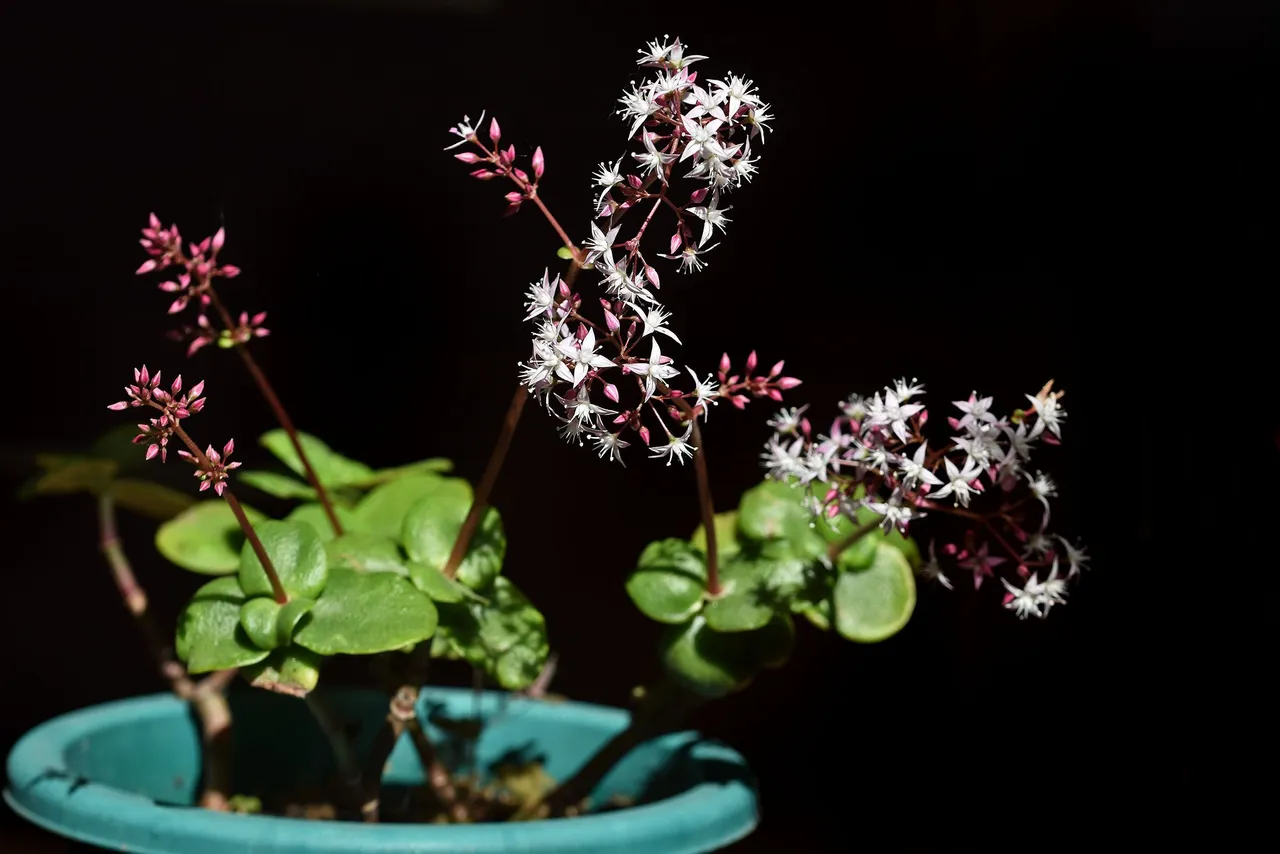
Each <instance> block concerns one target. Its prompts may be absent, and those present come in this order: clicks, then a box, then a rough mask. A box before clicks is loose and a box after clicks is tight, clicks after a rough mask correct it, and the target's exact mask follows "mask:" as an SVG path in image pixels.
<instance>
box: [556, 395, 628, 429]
mask: <svg viewBox="0 0 1280 854" xmlns="http://www.w3.org/2000/svg"><path fill="white" fill-rule="evenodd" d="M560 402H561V403H563V404H564V408H565V414H566V415H568V417H569V418H571V419H573V420H575V421H581V422H582V423H583V424H584V425H585V426H588V427H593V426H599V423H600V416H601V415H617V414H618V411H617V410H616V409H605V408H604V407H603V406H597V405H596V404H594V403H592V402H591V392H590V391H589V390H588V389H587V387H586V386H585V385H581V386H578V393H577V395H576V397H574V399H573V400H568V399H566V398H563V397H562V398H560Z"/></svg>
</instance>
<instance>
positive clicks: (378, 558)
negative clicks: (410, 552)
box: [324, 533, 409, 575]
mask: <svg viewBox="0 0 1280 854" xmlns="http://www.w3.org/2000/svg"><path fill="white" fill-rule="evenodd" d="M324 550H325V554H327V555H328V556H329V567H330V569H332V568H334V567H339V566H343V567H346V568H347V569H354V570H356V571H357V572H394V573H395V574H396V575H408V574H409V568H408V566H406V565H405V559H404V555H403V554H402V553H401V552H400V545H399V543H397V542H396V541H395V540H393V539H392V538H390V537H384V536H381V535H380V534H360V533H356V534H344V535H343V536H341V537H338V538H337V539H336V540H330V541H329V542H328V543H326V544H325V547H324Z"/></svg>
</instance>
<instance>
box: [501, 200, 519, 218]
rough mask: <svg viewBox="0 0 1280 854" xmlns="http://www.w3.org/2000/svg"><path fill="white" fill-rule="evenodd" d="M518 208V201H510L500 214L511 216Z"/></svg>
mask: <svg viewBox="0 0 1280 854" xmlns="http://www.w3.org/2000/svg"><path fill="white" fill-rule="evenodd" d="M519 210H520V203H519V202H512V203H511V204H509V205H507V209H506V210H505V211H503V212H502V215H503V216H511V215H512V214H514V213H517V212H519Z"/></svg>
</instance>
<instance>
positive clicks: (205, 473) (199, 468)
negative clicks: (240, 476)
mask: <svg viewBox="0 0 1280 854" xmlns="http://www.w3.org/2000/svg"><path fill="white" fill-rule="evenodd" d="M235 448H236V440H235V439H228V440H227V444H226V445H224V446H223V447H222V453H221V454H219V453H218V451H217V450H216V449H215V448H214V447H213V445H210V446H209V447H208V448H206V449H205V452H204V455H203V457H199V456H196V455H195V454H191V453H188V452H187V451H178V456H180V457H182V458H183V459H184V460H186V461H187V462H189V463H191V464H192V465H194V466H195V467H196V471H195V476H196V477H197V478H199V479H200V491H201V492H204V491H205V490H206V489H208V488H209V487H213V491H214V492H216V493H217V494H218V496H219V497H221V495H222V492H223V490H225V489H226V488H227V476H228V473H229V472H230V471H231V470H232V469H237V468H239V467H240V463H238V462H236V463H230V462H227V460H228V459H229V458H230V457H231V454H232V452H233V451H234V450H235Z"/></svg>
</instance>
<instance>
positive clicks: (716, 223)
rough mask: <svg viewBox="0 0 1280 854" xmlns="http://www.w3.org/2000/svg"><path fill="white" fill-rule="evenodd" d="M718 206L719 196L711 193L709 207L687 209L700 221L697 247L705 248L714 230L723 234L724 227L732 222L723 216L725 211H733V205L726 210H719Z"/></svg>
mask: <svg viewBox="0 0 1280 854" xmlns="http://www.w3.org/2000/svg"><path fill="white" fill-rule="evenodd" d="M719 205H720V194H719V193H712V194H711V204H710V206H708V207H702V206H699V207H695V208H689V213H691V214H693V215H694V216H696V217H697V218H698V219H700V220H702V239H701V240H699V241H698V245H699V246H705V245H706V244H707V241H708V240H710V239H711V235H712V234H714V231H715V228H718V229H720V232H721V233H722V234H723V233H724V230H725V228H724V227H725V225H727V224H728V223H730V222H733V220H731V219H729V218H728V217H727V216H725V215H724V214H725V211H731V210H733V205H730V206H729V207H727V208H721V207H719Z"/></svg>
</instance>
